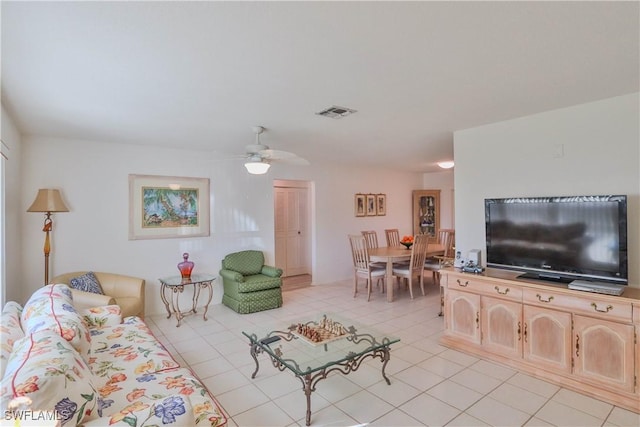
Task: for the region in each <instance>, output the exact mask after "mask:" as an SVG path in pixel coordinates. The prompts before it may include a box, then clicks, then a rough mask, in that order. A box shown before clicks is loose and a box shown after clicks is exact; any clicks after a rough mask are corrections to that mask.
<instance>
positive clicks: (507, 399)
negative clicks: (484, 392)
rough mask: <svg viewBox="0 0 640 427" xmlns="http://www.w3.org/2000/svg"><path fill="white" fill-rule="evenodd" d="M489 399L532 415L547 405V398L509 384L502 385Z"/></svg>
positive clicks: (490, 394)
mask: <svg viewBox="0 0 640 427" xmlns="http://www.w3.org/2000/svg"><path fill="white" fill-rule="evenodd" d="M489 397H491V398H492V399H494V400H497V401H498V402H502V403H504V404H506V405H509V406H511V407H512V408H516V409H518V410H520V411H522V412H524V413H527V414H530V415H533V414H535V413H536V411H537V410H538V409H540V408H541V407H542V406H543V405H544V404H545V403H547V399H546V398H544V397H542V396H539V395H537V394H535V393H531V392H530V391H527V390H524V389H521V388H519V387H516V386H514V385H511V384H509V383H503V384H501V385H500V386H499V387H498V388H496V389H495V390H493V391H492V392H491V393H489Z"/></svg>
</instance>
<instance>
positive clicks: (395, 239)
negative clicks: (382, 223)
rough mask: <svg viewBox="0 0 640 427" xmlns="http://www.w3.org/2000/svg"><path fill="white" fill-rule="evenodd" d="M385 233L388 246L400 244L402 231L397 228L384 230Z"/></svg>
mask: <svg viewBox="0 0 640 427" xmlns="http://www.w3.org/2000/svg"><path fill="white" fill-rule="evenodd" d="M384 235H385V237H386V238H387V246H400V232H399V231H398V229H397V228H390V229H388V230H384Z"/></svg>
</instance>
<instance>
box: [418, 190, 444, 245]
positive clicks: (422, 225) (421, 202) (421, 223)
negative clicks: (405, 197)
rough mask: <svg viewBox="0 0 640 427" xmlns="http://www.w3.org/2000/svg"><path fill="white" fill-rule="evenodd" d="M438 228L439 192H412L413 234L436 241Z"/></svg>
mask: <svg viewBox="0 0 640 427" xmlns="http://www.w3.org/2000/svg"><path fill="white" fill-rule="evenodd" d="M439 228H440V190H414V191H413V233H414V234H426V235H428V236H429V238H430V240H436V239H437V237H438V234H437V233H438V229H439Z"/></svg>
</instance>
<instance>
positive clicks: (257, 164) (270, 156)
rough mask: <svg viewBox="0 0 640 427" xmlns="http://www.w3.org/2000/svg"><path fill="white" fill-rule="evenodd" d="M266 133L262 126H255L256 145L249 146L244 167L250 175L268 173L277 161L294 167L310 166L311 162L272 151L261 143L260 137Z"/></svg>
mask: <svg viewBox="0 0 640 427" xmlns="http://www.w3.org/2000/svg"><path fill="white" fill-rule="evenodd" d="M264 131H265V128H264V127H262V126H254V127H253V132H254V133H255V134H256V143H255V144H250V145H247V147H246V149H245V151H246V159H247V161H246V162H245V164H244V167H245V168H247V171H248V172H249V173H250V174H254V175H261V174H264V173H267V171H268V170H269V167H270V166H271V162H274V161H277V162H282V163H289V164H293V165H308V164H309V162H308V161H307V160H306V159H303V158H302V157H299V156H297V155H296V154H294V153H290V152H288V151H281V150H272V149H270V148H269V146H267V145H264V144H262V143H261V142H260V135H261V134H262V133H263V132H264Z"/></svg>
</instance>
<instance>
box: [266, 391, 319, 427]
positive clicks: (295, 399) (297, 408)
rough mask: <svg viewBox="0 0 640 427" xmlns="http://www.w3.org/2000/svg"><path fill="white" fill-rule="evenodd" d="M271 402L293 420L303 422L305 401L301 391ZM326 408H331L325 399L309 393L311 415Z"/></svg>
mask: <svg viewBox="0 0 640 427" xmlns="http://www.w3.org/2000/svg"><path fill="white" fill-rule="evenodd" d="M273 402H274V403H275V404H276V405H278V407H279V408H281V409H282V410H283V411H285V412H286V413H287V414H288V415H289V416H290V417H291V418H293V419H294V420H300V419H302V420H304V417H305V414H306V413H307V400H306V396H305V394H304V392H303V391H302V390H301V389H299V390H296V391H292V392H290V393H288V394H285V395H283V396H280V397H278V398H277V399H274V400H273ZM328 406H331V403H330V402H329V401H328V400H327V399H325V398H324V397H322V396H321V395H320V394H318V393H311V413H312V414H313V413H315V412H317V411H319V410H321V409H323V408H326V407H328ZM302 425H304V423H303V424H302Z"/></svg>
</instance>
